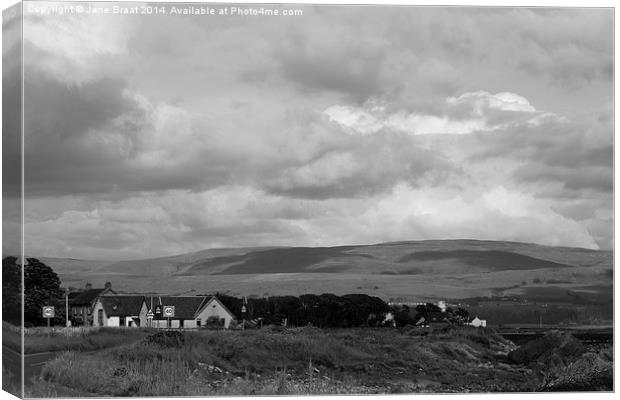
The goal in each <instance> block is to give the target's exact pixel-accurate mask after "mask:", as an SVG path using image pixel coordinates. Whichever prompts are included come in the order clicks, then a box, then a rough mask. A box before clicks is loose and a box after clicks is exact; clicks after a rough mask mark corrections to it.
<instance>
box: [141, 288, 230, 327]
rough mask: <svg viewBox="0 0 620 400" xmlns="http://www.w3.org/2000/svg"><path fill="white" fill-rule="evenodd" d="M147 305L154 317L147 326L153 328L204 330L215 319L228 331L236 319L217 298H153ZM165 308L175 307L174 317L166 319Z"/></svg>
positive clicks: (148, 299) (149, 299)
mask: <svg viewBox="0 0 620 400" xmlns="http://www.w3.org/2000/svg"><path fill="white" fill-rule="evenodd" d="M147 305H148V306H149V310H150V312H151V314H150V315H152V318H149V319H148V320H147V326H151V327H153V328H167V327H170V328H185V329H187V328H190V329H191V328H202V327H204V326H206V324H207V321H208V320H209V318H211V320H213V319H214V318H215V319H217V321H218V323H219V324H220V325H221V326H222V327H224V328H226V329H227V328H229V327H230V323H231V322H232V321H233V320H234V319H235V316H234V315H233V313H231V312H230V310H228V308H226V306H225V305H224V304H223V303H222V302H221V301H220V300H219V299H218V298H217V297H215V296H212V297H207V296H152V297H150V298H147ZM163 307H174V316H173V317H170V318H166V317H164V316H163V314H162V309H163Z"/></svg>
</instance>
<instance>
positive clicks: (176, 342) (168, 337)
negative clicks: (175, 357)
mask: <svg viewBox="0 0 620 400" xmlns="http://www.w3.org/2000/svg"><path fill="white" fill-rule="evenodd" d="M145 342H146V343H147V344H156V345H158V346H160V347H163V348H166V347H176V348H181V347H182V346H183V345H184V344H185V335H184V333H183V332H180V331H159V332H157V333H155V334H153V335H150V336H148V337H147V338H146V339H145Z"/></svg>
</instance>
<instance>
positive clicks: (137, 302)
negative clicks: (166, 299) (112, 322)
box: [99, 296, 144, 317]
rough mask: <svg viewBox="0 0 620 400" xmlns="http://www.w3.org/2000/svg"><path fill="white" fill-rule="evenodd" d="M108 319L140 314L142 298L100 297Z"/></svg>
mask: <svg viewBox="0 0 620 400" xmlns="http://www.w3.org/2000/svg"><path fill="white" fill-rule="evenodd" d="M99 301H100V302H101V305H102V306H103V309H104V310H105V313H106V315H107V316H108V317H112V316H114V317H116V316H118V317H126V316H135V315H139V314H140V309H141V308H142V303H144V297H143V296H101V297H100V298H99Z"/></svg>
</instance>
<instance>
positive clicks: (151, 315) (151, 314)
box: [146, 310, 155, 318]
mask: <svg viewBox="0 0 620 400" xmlns="http://www.w3.org/2000/svg"><path fill="white" fill-rule="evenodd" d="M154 315H155V314H153V311H151V310H149V312H147V313H146V317H147V318H153V316H154Z"/></svg>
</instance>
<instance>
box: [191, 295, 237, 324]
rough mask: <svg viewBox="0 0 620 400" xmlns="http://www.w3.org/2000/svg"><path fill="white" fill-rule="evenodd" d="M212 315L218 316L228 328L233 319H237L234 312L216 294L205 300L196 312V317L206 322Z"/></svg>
mask: <svg viewBox="0 0 620 400" xmlns="http://www.w3.org/2000/svg"><path fill="white" fill-rule="evenodd" d="M211 317H215V318H218V319H219V320H220V321H221V323H222V325H223V326H224V328H226V329H228V327H229V326H230V323H231V322H232V320H234V319H235V316H234V315H233V313H231V312H230V310H228V308H226V306H225V305H224V304H223V303H222V302H221V301H220V300H219V299H218V298H217V297H215V296H213V297H211V298H210V299H209V300H208V301H207V302H205V304H204V305H203V306H202V307H201V308H200V310H199V311H198V312H197V313H196V318H197V319H199V320H201V321H204V322H206V321H207V320H208V319H209V318H211Z"/></svg>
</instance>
